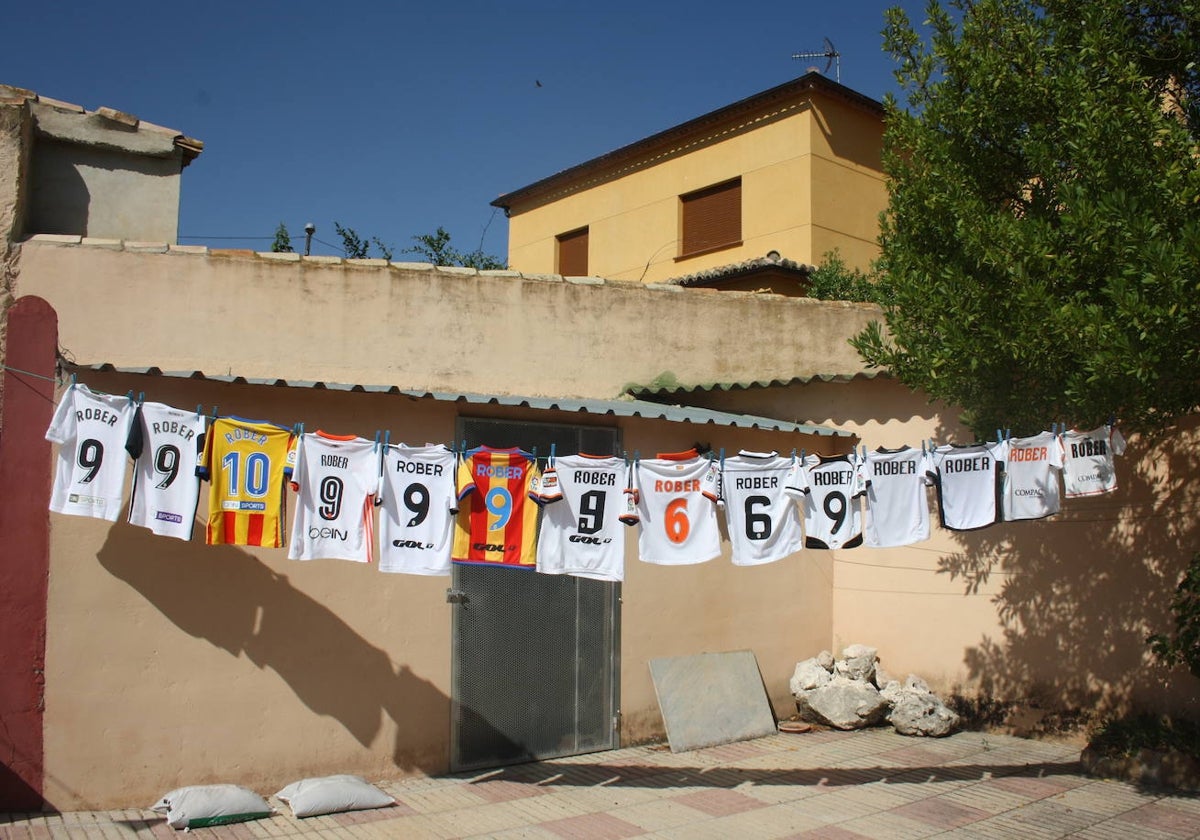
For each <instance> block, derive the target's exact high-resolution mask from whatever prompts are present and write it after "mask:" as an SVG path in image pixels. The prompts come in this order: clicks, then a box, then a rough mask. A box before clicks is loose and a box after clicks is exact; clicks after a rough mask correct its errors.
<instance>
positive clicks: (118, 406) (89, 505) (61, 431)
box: [46, 385, 136, 522]
mask: <svg viewBox="0 0 1200 840" xmlns="http://www.w3.org/2000/svg"><path fill="white" fill-rule="evenodd" d="M135 410H136V409H135V406H134V403H133V400H131V399H129V397H117V396H113V395H111V394H94V393H92V392H91V391H90V390H88V388H87V386H86V385H72V386H71V387H70V388H68V389H67V391H66V393H65V394H63V396H62V400H61V401H60V402H59V404H58V408H57V409H55V411H54V418H53V419H52V420H51V421H50V428H48V429H47V430H46V440H48V441H50V442H51V443H57V444H58V445H59V447H60V448H59V450H58V467H57V469H56V470H55V474H54V487H53V490H52V491H51V493H50V510H53V511H56V512H58V513H70V514H74V515H75V516H90V517H92V518H94V519H106V520H108V521H109V522H116V521H117V516H118V515H119V514H120V513H121V502H122V501H123V497H124V494H125V445H126V442H127V440H128V438H129V428H130V425H131V424H132V423H133V418H134V412H135Z"/></svg>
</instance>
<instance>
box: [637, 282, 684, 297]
mask: <svg viewBox="0 0 1200 840" xmlns="http://www.w3.org/2000/svg"><path fill="white" fill-rule="evenodd" d="M646 288H647V289H653V290H654V291H656V292H675V293H676V294H682V293H683V286H676V285H675V284H673V283H647V284H646Z"/></svg>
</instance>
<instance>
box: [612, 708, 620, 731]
mask: <svg viewBox="0 0 1200 840" xmlns="http://www.w3.org/2000/svg"><path fill="white" fill-rule="evenodd" d="M620 731H621V710H620V709H617V711H616V714H614V715H613V732H616V733H618V734H619V733H620Z"/></svg>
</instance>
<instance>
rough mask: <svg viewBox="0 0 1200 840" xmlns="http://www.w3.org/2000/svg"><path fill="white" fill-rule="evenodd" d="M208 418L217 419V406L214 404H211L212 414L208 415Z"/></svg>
mask: <svg viewBox="0 0 1200 840" xmlns="http://www.w3.org/2000/svg"><path fill="white" fill-rule="evenodd" d="M210 419H212V420H216V419H217V406H215V405H214V406H213V410H212V414H211V415H210Z"/></svg>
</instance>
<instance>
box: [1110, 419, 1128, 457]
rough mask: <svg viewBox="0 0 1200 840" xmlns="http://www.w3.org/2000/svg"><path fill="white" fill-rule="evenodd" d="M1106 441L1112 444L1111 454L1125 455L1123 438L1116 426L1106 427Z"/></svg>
mask: <svg viewBox="0 0 1200 840" xmlns="http://www.w3.org/2000/svg"><path fill="white" fill-rule="evenodd" d="M1108 441H1109V443H1110V444H1112V446H1111V447H1110V448H1111V449H1112V454H1114V455H1124V454H1125V436H1124V435H1123V434H1121V430H1120V429H1118V428H1117V427H1116V426H1109V427H1108Z"/></svg>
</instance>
